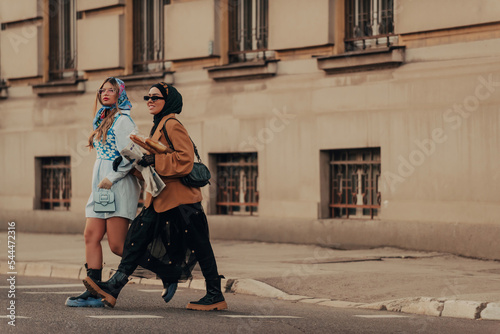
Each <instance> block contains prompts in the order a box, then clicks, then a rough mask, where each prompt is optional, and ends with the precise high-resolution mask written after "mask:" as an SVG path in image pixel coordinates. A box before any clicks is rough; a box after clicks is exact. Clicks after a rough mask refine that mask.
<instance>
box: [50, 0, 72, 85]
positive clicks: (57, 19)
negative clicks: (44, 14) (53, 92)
mask: <svg viewBox="0 0 500 334" xmlns="http://www.w3.org/2000/svg"><path fill="white" fill-rule="evenodd" d="M49 6H50V10H49V12H50V15H49V80H62V79H65V78H68V77H70V78H72V77H76V75H77V71H76V38H75V33H76V8H75V0H50V1H49Z"/></svg>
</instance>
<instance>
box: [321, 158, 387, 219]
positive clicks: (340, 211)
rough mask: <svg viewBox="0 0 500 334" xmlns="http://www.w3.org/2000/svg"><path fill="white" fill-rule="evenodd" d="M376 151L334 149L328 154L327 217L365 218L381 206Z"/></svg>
mask: <svg viewBox="0 0 500 334" xmlns="http://www.w3.org/2000/svg"><path fill="white" fill-rule="evenodd" d="M380 169H381V166H380V148H367V149H352V150H334V151H332V152H331V153H330V185H331V187H330V189H331V192H330V215H331V217H332V218H367V217H370V219H373V218H374V217H375V216H377V215H378V212H379V209H380V203H381V199H382V198H381V194H380V188H379V180H380V174H381V170H380Z"/></svg>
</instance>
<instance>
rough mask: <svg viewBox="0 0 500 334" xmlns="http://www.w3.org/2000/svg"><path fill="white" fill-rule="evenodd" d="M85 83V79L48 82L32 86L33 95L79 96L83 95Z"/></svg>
mask: <svg viewBox="0 0 500 334" xmlns="http://www.w3.org/2000/svg"><path fill="white" fill-rule="evenodd" d="M85 81H86V79H83V78H76V79H71V80H59V81H49V82H46V83H43V84H38V85H33V93H35V94H37V95H38V96H46V95H60V94H81V93H85Z"/></svg>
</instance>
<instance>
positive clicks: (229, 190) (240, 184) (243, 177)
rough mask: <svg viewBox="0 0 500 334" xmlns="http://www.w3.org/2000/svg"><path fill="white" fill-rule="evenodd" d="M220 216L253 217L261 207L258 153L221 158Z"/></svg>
mask: <svg viewBox="0 0 500 334" xmlns="http://www.w3.org/2000/svg"><path fill="white" fill-rule="evenodd" d="M216 163H217V183H216V186H217V200H216V202H217V214H222V215H237V214H239V215H253V214H255V213H257V209H258V206H259V191H258V189H257V180H258V162H257V153H230V154H217V155H216Z"/></svg>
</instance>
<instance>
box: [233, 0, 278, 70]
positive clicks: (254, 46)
mask: <svg viewBox="0 0 500 334" xmlns="http://www.w3.org/2000/svg"><path fill="white" fill-rule="evenodd" d="M267 38H268V0H229V61H230V62H232V63H233V62H241V61H247V60H250V59H255V58H258V57H262V58H263V59H265V57H266V50H267Z"/></svg>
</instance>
